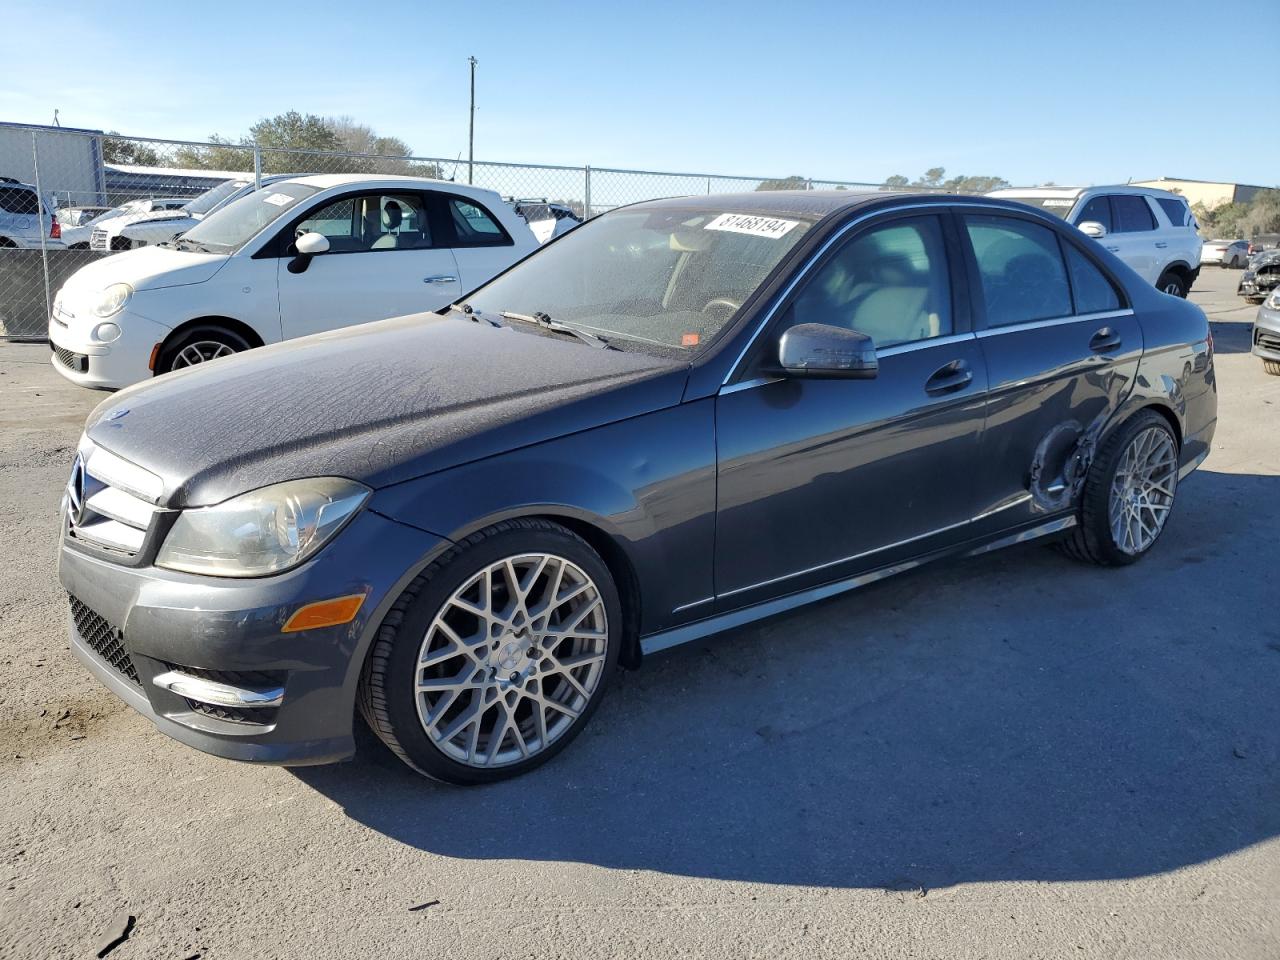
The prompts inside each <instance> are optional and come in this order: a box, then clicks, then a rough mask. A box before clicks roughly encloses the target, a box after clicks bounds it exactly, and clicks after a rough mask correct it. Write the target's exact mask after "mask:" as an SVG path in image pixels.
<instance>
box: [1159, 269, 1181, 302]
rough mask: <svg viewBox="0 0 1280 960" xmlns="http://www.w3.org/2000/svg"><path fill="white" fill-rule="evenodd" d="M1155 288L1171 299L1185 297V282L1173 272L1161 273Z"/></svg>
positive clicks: (1179, 275)
mask: <svg viewBox="0 0 1280 960" xmlns="http://www.w3.org/2000/svg"><path fill="white" fill-rule="evenodd" d="M1156 286H1157V287H1158V288H1159V289H1160V290H1161V292H1163V293H1167V294H1169V295H1170V296H1173V297H1184V298H1185V297H1186V295H1187V281H1186V280H1184V279H1183V277H1182V274H1180V273H1178V272H1177V271H1174V270H1166V271H1165V272H1164V273H1162V274H1161V275H1160V280H1159V281H1158V282H1157V283H1156Z"/></svg>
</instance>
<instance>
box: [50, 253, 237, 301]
mask: <svg viewBox="0 0 1280 960" xmlns="http://www.w3.org/2000/svg"><path fill="white" fill-rule="evenodd" d="M227 259H228V258H227V255H226V254H221V253H194V252H183V251H180V250H172V249H169V248H168V247H142V248H140V249H138V250H126V251H124V252H123V253H116V254H112V255H111V256H109V257H103V258H102V259H101V260H94V261H92V262H91V263H87V264H85V265H84V266H83V267H81V268H80V269H79V270H77V271H76V272H75V273H73V274H72V275H71V277H70V279H68V280H67V282H66V284H65V285H64V286H63V288H62V289H63V291H64V292H66V293H67V294H68V295H70V294H73V293H76V292H85V291H87V292H89V293H96V292H97V291H99V290H101V289H102V288H103V287H106V286H108V285H109V284H112V283H127V284H129V286H131V287H133V289H134V290H160V289H163V288H164V287H182V286H187V285H188V284H192V283H204V282H205V281H206V280H208V279H209V278H210V277H212V276H213V275H214V274H215V273H217V272H218V271H219V270H221V269H222V267H223V265H224V264H225V263H226V262H227Z"/></svg>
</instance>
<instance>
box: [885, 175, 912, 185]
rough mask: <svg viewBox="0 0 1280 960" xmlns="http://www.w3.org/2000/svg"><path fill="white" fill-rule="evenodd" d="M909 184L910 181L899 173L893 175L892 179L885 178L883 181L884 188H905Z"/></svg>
mask: <svg viewBox="0 0 1280 960" xmlns="http://www.w3.org/2000/svg"><path fill="white" fill-rule="evenodd" d="M909 183H911V181H910V180H908V179H907V178H906V177H904V176H903V175H902V174H900V173H895V174H894V175H893V176H892V177H885V179H884V185H885V186H886V187H905V186H907V185H908V184H909Z"/></svg>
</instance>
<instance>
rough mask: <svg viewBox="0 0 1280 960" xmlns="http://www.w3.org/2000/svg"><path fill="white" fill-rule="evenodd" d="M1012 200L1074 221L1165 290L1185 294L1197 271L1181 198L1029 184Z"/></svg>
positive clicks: (1135, 190) (1142, 190)
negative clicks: (1030, 186) (1031, 185)
mask: <svg viewBox="0 0 1280 960" xmlns="http://www.w3.org/2000/svg"><path fill="white" fill-rule="evenodd" d="M988 196H991V197H1001V198H1003V199H1006V200H1018V201H1021V202H1022V203H1027V204H1030V205H1032V206H1035V207H1039V208H1040V209H1041V210H1043V211H1045V212H1046V213H1052V214H1054V215H1055V216H1058V217H1061V218H1062V219H1064V220H1066V221H1067V223H1070V224H1074V225H1075V226H1077V227H1079V228H1080V230H1081V231H1082V232H1083V233H1085V234H1087V235H1088V236H1090V237H1093V238H1094V239H1095V240H1097V241H1098V242H1099V243H1101V244H1102V245H1103V246H1104V247H1106V249H1107V250H1108V251H1109V252H1111V253H1114V254H1115V255H1116V256H1117V257H1119V258H1120V259H1121V260H1123V261H1124V262H1125V263H1127V264H1128V265H1129V266H1130V267H1132V268H1133V269H1134V270H1136V271H1137V272H1138V273H1139V274H1140V275H1141V276H1142V277H1143V278H1144V279H1145V280H1146V281H1147V282H1148V283H1151V284H1154V285H1155V286H1156V287H1158V288H1159V289H1161V290H1163V291H1164V292H1165V293H1168V294H1172V295H1173V296H1175V297H1185V296H1186V295H1187V293H1188V291H1190V290H1191V287H1192V285H1193V284H1194V283H1195V282H1196V277H1198V276H1199V275H1200V248H1201V240H1200V235H1199V234H1198V233H1197V232H1196V220H1195V217H1194V215H1193V214H1192V213H1191V208H1190V207H1188V206H1187V201H1186V199H1185V198H1183V197H1181V196H1179V195H1178V194H1176V193H1169V192H1168V191H1166V190H1153V189H1151V188H1150V187H1130V186H1107V187H1034V188H1030V189H1027V188H1016V189H1010V190H996V191H994V192H992V193H990V194H988Z"/></svg>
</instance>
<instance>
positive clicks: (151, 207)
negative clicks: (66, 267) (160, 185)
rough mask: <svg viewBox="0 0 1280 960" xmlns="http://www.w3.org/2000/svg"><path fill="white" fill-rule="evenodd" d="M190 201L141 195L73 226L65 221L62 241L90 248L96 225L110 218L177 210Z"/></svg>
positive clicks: (73, 247) (188, 199) (84, 248)
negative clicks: (90, 240) (90, 239)
mask: <svg viewBox="0 0 1280 960" xmlns="http://www.w3.org/2000/svg"><path fill="white" fill-rule="evenodd" d="M189 202H190V198H189V197H140V198H139V199H137V200H130V201H128V202H127V203H122V204H120V206H118V207H112V208H111V209H109V210H105V211H103V212H102V213H99V214H98V215H97V216H95V217H93V218H92V219H90V220H85V221H83V222H82V223H79V224H76V225H73V226H69V225H67V224H65V223H64V224H63V225H62V242H63V243H65V244H66V245H67V249H69V250H88V249H89V238H90V236H92V234H93V229H94V227H97V226H99V225H102V224H105V223H106V222H107V221H108V220H114V219H115V218H116V217H128V216H133V215H134V214H138V213H152V212H153V211H160V210H177V209H178V208H179V207H181V206H183V205H185V204H187V203H189Z"/></svg>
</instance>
